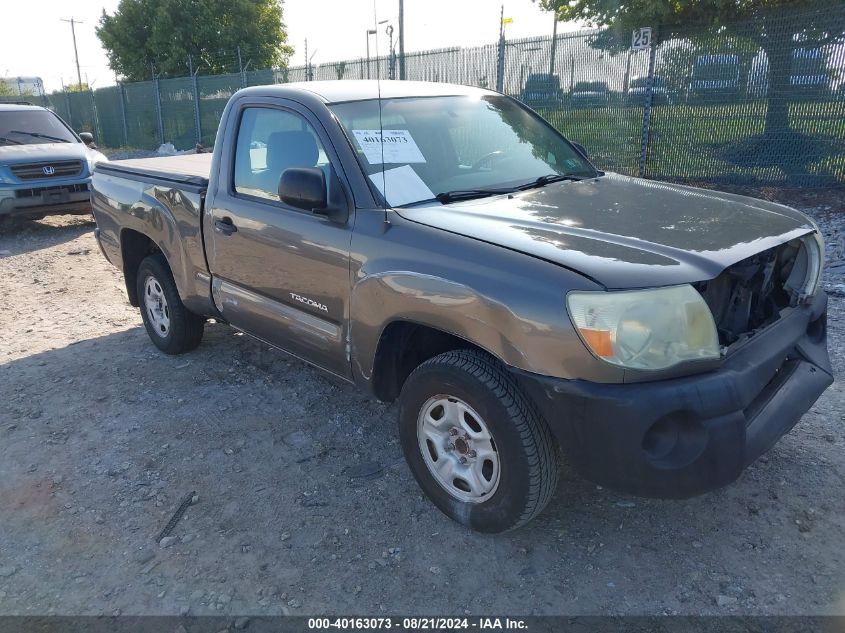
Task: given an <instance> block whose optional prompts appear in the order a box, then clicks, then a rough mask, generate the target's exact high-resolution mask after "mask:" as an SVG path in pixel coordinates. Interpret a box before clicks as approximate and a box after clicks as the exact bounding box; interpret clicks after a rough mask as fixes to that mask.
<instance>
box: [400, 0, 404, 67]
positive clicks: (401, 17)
mask: <svg viewBox="0 0 845 633" xmlns="http://www.w3.org/2000/svg"><path fill="white" fill-rule="evenodd" d="M399 79H405V0H399Z"/></svg>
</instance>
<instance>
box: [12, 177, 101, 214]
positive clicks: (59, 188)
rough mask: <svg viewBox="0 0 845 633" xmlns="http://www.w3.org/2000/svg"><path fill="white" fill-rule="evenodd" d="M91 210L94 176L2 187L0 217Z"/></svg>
mask: <svg viewBox="0 0 845 633" xmlns="http://www.w3.org/2000/svg"><path fill="white" fill-rule="evenodd" d="M65 213H68V214H83V213H91V179H90V178H85V179H83V180H79V181H75V182H72V183H68V182H62V183H55V184H54V183H49V184H43V183H39V184H38V185H33V186H32V187H26V186H21V185H14V186H13V187H6V186H4V187H2V188H0V217H5V216H14V217H19V218H40V217H44V216H45V215H59V214H65Z"/></svg>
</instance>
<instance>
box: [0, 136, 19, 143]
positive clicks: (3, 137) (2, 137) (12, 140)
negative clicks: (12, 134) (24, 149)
mask: <svg viewBox="0 0 845 633" xmlns="http://www.w3.org/2000/svg"><path fill="white" fill-rule="evenodd" d="M0 142H3V143H14V144H15V145H23V143H21V142H20V141H16V140H15V139H13V138H6V137H5V136H0Z"/></svg>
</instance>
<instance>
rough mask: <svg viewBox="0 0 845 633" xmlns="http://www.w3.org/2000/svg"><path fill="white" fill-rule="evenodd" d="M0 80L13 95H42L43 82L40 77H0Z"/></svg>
mask: <svg viewBox="0 0 845 633" xmlns="http://www.w3.org/2000/svg"><path fill="white" fill-rule="evenodd" d="M0 82H3V83H4V84H6V86H8V88H9V91H10V92H11V93H12V94H13V95H20V96H22V97H28V96H37V97H43V96H44V82H43V81H42V80H41V77H0Z"/></svg>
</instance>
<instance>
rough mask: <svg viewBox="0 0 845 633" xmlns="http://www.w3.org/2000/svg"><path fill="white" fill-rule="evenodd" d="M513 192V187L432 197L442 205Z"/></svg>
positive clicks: (454, 192) (440, 194)
mask: <svg viewBox="0 0 845 633" xmlns="http://www.w3.org/2000/svg"><path fill="white" fill-rule="evenodd" d="M514 191H516V189H515V188H514V187H507V188H502V189H456V190H454V191H444V192H443V193H438V194H437V195H436V196H434V197H435V198H436V199H437V200H439V201H440V202H442V203H443V204H446V203H447V202H457V201H458V200H474V199H476V198H486V197H488V196H497V195H500V194H503V193H513V192H514Z"/></svg>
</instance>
